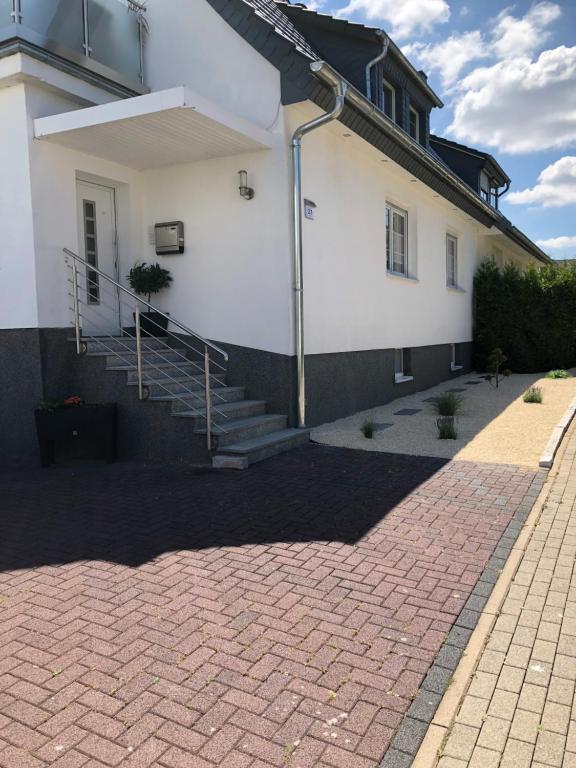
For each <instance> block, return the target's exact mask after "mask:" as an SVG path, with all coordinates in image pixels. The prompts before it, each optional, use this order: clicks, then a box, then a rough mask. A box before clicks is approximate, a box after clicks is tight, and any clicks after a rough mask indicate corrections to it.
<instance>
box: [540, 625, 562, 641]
mask: <svg viewBox="0 0 576 768" xmlns="http://www.w3.org/2000/svg"><path fill="white" fill-rule="evenodd" d="M559 636H560V626H559V625H558V624H551V623H550V622H548V621H541V622H540V626H539V627H538V637H539V638H540V640H550V642H552V643H554V642H556V641H557V640H558V637H559Z"/></svg>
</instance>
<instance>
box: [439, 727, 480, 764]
mask: <svg viewBox="0 0 576 768" xmlns="http://www.w3.org/2000/svg"><path fill="white" fill-rule="evenodd" d="M478 733H479V729H478V728H472V727H471V726H469V725H462V724H461V723H456V725H454V727H453V728H452V732H451V733H450V736H449V737H448V741H447V742H446V746H445V747H444V754H445V755H447V756H448V757H455V758H457V759H458V760H469V759H470V757H471V756H472V752H473V751H474V747H475V745H476V739H477V738H478Z"/></svg>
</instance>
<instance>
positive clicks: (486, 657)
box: [478, 649, 506, 675]
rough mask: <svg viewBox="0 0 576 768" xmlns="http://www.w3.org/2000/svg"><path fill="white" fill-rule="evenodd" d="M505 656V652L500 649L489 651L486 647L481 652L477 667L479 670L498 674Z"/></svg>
mask: <svg viewBox="0 0 576 768" xmlns="http://www.w3.org/2000/svg"><path fill="white" fill-rule="evenodd" d="M505 658H506V654H505V653H503V652H502V651H490V650H488V649H486V650H485V651H484V653H483V654H482V658H481V659H480V663H479V664H478V669H479V670H480V672H491V673H492V674H495V675H498V674H499V673H500V670H501V669H502V665H503V664H504V659H505Z"/></svg>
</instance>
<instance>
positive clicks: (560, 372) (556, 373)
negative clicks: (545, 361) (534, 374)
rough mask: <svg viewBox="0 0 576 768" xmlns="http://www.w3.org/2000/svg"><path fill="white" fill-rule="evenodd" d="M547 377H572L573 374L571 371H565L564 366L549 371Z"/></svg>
mask: <svg viewBox="0 0 576 768" xmlns="http://www.w3.org/2000/svg"><path fill="white" fill-rule="evenodd" d="M544 378H546V379H571V378H572V374H571V373H570V371H565V370H564V369H563V368H557V369H556V370H555V371H548V373H547V374H546V376H545V377H544Z"/></svg>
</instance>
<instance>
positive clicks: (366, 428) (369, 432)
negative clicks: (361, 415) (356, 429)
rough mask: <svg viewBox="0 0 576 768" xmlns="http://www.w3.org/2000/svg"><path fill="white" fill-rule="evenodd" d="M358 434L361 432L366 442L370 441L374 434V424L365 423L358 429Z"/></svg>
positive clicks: (370, 422)
mask: <svg viewBox="0 0 576 768" xmlns="http://www.w3.org/2000/svg"><path fill="white" fill-rule="evenodd" d="M360 432H362V434H363V435H364V437H365V438H366V439H367V440H372V438H373V437H374V432H375V429H374V423H373V422H372V421H365V422H364V424H362V426H361V427H360Z"/></svg>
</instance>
